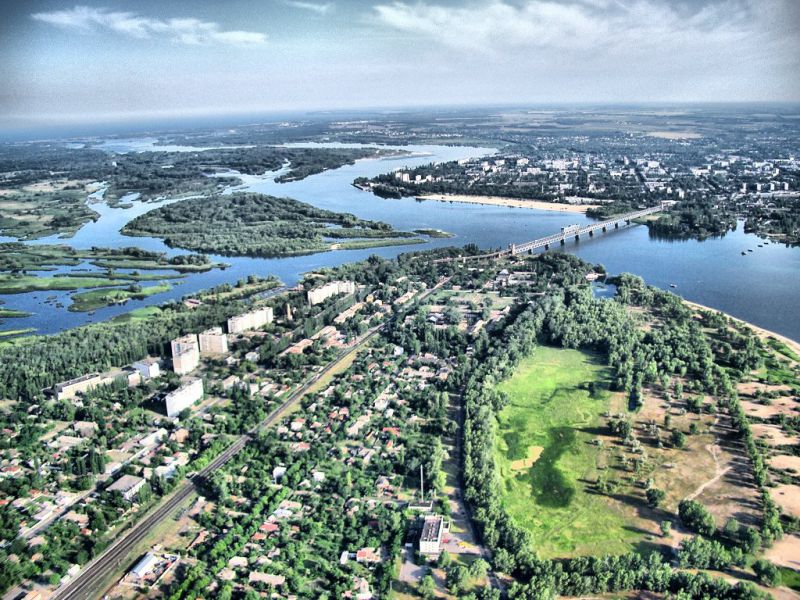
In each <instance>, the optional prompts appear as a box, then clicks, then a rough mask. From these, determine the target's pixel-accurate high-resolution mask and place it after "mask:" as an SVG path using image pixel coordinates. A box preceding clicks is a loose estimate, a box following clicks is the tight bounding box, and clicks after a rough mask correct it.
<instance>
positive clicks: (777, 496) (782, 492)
mask: <svg viewBox="0 0 800 600" xmlns="http://www.w3.org/2000/svg"><path fill="white" fill-rule="evenodd" d="M770 495H771V496H772V499H773V500H774V501H775V504H777V505H778V506H779V507H780V508H781V511H782V512H784V513H785V514H787V515H790V516H792V517H795V518H800V485H793V484H785V485H778V486H776V487H774V488H772V489H771V490H770Z"/></svg>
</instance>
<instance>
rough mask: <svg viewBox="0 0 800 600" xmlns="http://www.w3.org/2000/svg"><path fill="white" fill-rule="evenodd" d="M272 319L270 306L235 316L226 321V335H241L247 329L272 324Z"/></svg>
mask: <svg viewBox="0 0 800 600" xmlns="http://www.w3.org/2000/svg"><path fill="white" fill-rule="evenodd" d="M274 318H275V316H274V314H273V312H272V307H271V306H266V307H264V308H259V309H258V310H253V311H250V312H246V313H244V314H241V315H236V316H235V317H231V318H230V319H228V333H242V332H243V331H247V330H248V329H258V328H259V327H263V326H264V325H268V324H269V323H272V321H273V319H274Z"/></svg>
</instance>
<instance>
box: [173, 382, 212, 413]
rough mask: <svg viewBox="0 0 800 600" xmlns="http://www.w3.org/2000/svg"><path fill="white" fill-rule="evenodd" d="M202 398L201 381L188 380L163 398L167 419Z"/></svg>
mask: <svg viewBox="0 0 800 600" xmlns="http://www.w3.org/2000/svg"><path fill="white" fill-rule="evenodd" d="M202 397H203V380H202V379H189V380H187V381H186V382H185V383H184V384H183V385H182V386H181V387H179V388H178V389H177V390H174V391H172V392H170V393H169V394H167V395H166V396H164V407H165V409H166V411H167V416H168V417H174V416H176V415H178V414H180V412H181V411H182V410H183V409H185V408H189V407H190V406H191V405H192V404H194V403H195V402H197V401H198V400H200V399H201V398H202Z"/></svg>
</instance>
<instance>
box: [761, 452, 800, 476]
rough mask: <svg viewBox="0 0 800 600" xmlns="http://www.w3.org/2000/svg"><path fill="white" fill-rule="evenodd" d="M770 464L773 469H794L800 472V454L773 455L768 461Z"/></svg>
mask: <svg viewBox="0 0 800 600" xmlns="http://www.w3.org/2000/svg"><path fill="white" fill-rule="evenodd" d="M767 462H768V463H769V466H770V467H772V468H773V469H780V470H784V469H787V470H789V471H794V472H795V473H797V474H800V456H793V455H791V454H779V455H778V456H773V457H772V458H770V459H769V460H768V461H767Z"/></svg>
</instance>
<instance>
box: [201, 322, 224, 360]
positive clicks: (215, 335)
mask: <svg viewBox="0 0 800 600" xmlns="http://www.w3.org/2000/svg"><path fill="white" fill-rule="evenodd" d="M198 338H199V340H200V354H225V353H226V352H227V351H228V336H226V335H225V334H224V333H222V327H212V328H211V329H206V330H205V331H204V332H202V333H201V334H200V335H199V336H198Z"/></svg>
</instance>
